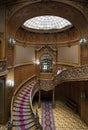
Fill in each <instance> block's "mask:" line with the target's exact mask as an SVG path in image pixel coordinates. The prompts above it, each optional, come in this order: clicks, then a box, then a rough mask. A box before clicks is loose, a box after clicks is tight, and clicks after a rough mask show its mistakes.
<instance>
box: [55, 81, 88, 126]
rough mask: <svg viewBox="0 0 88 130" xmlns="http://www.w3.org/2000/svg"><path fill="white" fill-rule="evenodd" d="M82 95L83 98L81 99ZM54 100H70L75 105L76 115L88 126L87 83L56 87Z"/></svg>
mask: <svg viewBox="0 0 88 130" xmlns="http://www.w3.org/2000/svg"><path fill="white" fill-rule="evenodd" d="M82 93H84V95H85V97H82V96H83V95H82ZM55 95H56V98H57V99H59V98H61V97H63V98H64V99H66V97H67V98H70V99H71V100H73V101H74V102H76V103H77V106H78V113H79V115H80V116H81V118H82V119H83V120H84V121H85V122H86V123H87V124H88V81H72V82H67V83H63V84H60V85H59V86H58V87H56V91H55Z"/></svg>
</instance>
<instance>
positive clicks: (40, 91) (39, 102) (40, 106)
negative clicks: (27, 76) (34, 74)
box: [39, 90, 41, 108]
mask: <svg viewBox="0 0 88 130" xmlns="http://www.w3.org/2000/svg"><path fill="white" fill-rule="evenodd" d="M40 107H41V91H40V90H39V108H40Z"/></svg>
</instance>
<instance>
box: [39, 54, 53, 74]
mask: <svg viewBox="0 0 88 130" xmlns="http://www.w3.org/2000/svg"><path fill="white" fill-rule="evenodd" d="M40 72H43V73H51V72H52V56H51V55H50V54H48V53H46V54H43V55H42V56H41V58H40Z"/></svg>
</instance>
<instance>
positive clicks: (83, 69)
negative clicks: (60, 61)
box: [53, 65, 88, 86]
mask: <svg viewBox="0 0 88 130" xmlns="http://www.w3.org/2000/svg"><path fill="white" fill-rule="evenodd" d="M81 80H88V65H82V66H79V67H73V68H70V69H67V70H64V71H62V72H61V73H60V74H58V75H56V76H55V77H54V79H53V82H54V85H55V86H57V85H58V84H60V83H62V82H67V81H81Z"/></svg>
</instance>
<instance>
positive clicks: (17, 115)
mask: <svg viewBox="0 0 88 130" xmlns="http://www.w3.org/2000/svg"><path fill="white" fill-rule="evenodd" d="M34 85H35V83H32V84H31V85H28V86H26V87H25V88H23V89H22V90H21V91H20V92H19V93H18V96H17V97H16V99H15V101H14V105H13V128H12V130H36V125H35V121H34V118H33V115H32V111H31V109H30V92H31V90H32V88H33V86H34Z"/></svg>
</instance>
